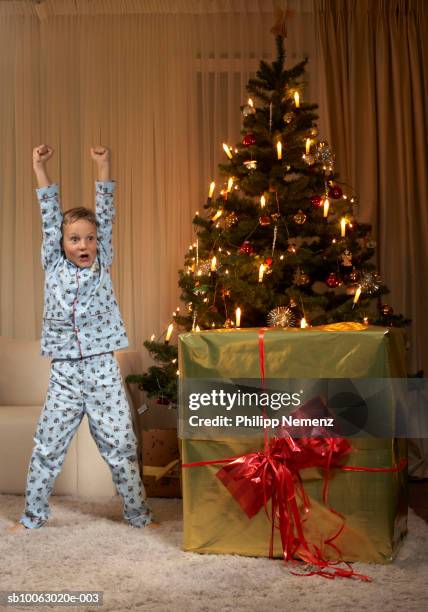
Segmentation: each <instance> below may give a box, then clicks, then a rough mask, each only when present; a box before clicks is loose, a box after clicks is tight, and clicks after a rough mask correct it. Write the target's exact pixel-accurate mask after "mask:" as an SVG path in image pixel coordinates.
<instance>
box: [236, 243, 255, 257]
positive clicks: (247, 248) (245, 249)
mask: <svg viewBox="0 0 428 612" xmlns="http://www.w3.org/2000/svg"><path fill="white" fill-rule="evenodd" d="M239 252H240V253H245V255H252V254H253V253H254V249H253V247H252V246H251V243H250V241H249V240H246V241H245V242H244V243H243V244H242V245H241V246H240V247H239Z"/></svg>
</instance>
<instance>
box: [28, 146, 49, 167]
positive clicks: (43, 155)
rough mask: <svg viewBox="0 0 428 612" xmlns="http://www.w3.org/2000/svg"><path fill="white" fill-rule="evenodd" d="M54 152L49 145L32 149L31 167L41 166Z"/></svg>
mask: <svg viewBox="0 0 428 612" xmlns="http://www.w3.org/2000/svg"><path fill="white" fill-rule="evenodd" d="M53 152H54V150H53V149H52V147H50V146H49V145H45V144H42V145H39V146H38V147H34V149H33V165H34V166H43V165H44V164H45V163H46V162H47V161H48V159H50V158H51V157H52V155H53Z"/></svg>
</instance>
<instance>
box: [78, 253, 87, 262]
mask: <svg viewBox="0 0 428 612" xmlns="http://www.w3.org/2000/svg"><path fill="white" fill-rule="evenodd" d="M79 261H82V262H85V261H89V255H88V253H85V254H84V255H79Z"/></svg>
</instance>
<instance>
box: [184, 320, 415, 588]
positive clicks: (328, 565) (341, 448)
mask: <svg viewBox="0 0 428 612" xmlns="http://www.w3.org/2000/svg"><path fill="white" fill-rule="evenodd" d="M264 332H265V330H264V329H261V330H259V363H260V372H261V379H262V386H264V381H265V366H264V364H265V351H264ZM264 434H265V438H264V448H263V450H261V451H258V452H254V453H248V454H246V455H242V456H238V457H228V458H225V459H219V460H212V461H199V462H194V463H185V464H183V466H182V467H183V468H188V467H196V466H203V465H215V464H217V465H218V464H226V465H224V466H223V467H222V468H221V469H220V470H219V471H218V472H217V474H216V476H217V478H219V480H221V482H222V483H223V484H224V486H225V487H226V488H227V490H228V491H229V492H230V493H231V494H232V495H233V497H234V498H235V499H236V501H237V502H238V503H239V505H240V506H241V508H242V510H243V511H244V512H245V513H246V515H247V516H248V518H250V519H251V518H252V517H253V516H255V515H256V514H257V513H258V512H259V511H260V510H261V508H263V507H264V509H265V512H266V515H267V517H268V518H269V520H270V521H271V525H272V529H271V537H270V543H269V556H270V557H273V544H274V535H275V529H278V530H279V532H280V536H281V544H282V550H283V558H284V561H286V562H290V561H291V562H293V563H298V561H296V560H295V559H293V557H294V556H295V555H297V554H298V556H299V557H300V558H301V559H302V560H303V562H305V563H309V564H311V565H312V566H314V569H312V570H310V571H307V572H306V573H304V574H297V575H303V576H312V575H319V576H323V577H324V578H330V579H333V578H336V577H338V576H340V577H343V578H357V579H360V580H363V581H366V582H367V581H370V580H371V578H369V577H368V576H365V575H363V574H358V573H356V572H354V571H353V569H352V567H351V565H350V564H349V563H343V562H342V561H341V557H342V555H341V552H340V549H339V548H338V547H337V546H336V545H335V544H334V541H335V540H336V539H337V538H338V537H339V536H340V534H341V533H342V532H343V530H344V528H345V517H344V516H343V515H342V514H340V513H339V512H337V511H336V510H334V509H333V508H331V507H330V506H329V504H328V485H329V482H330V470H331V469H333V468H334V469H340V470H345V471H355V472H357V471H358V472H398V471H401V470H402V469H403V468H404V467H405V466H406V464H407V462H406V460H402V461H401V462H400V463H399V464H398V465H397V466H395V467H394V468H366V467H359V466H345V465H343V462H344V460H345V459H346V457H347V456H348V455H349V454H350V452H351V451H352V447H351V445H350V444H349V442H348V441H347V440H346V438H340V437H338V438H331V437H317V438H310V437H306V438H300V439H296V438H292V437H291V436H290V435H289V434H288V433H287V432H285V435H284V436H283V437H281V438H273V439H271V440H270V441H269V439H268V436H267V429H266V428H265V429H264ZM308 467H319V468H322V469H323V470H324V487H323V502H324V504H325V506H326V507H327V508H328V509H329V511H330V512H331V513H332V514H334V515H336V516H337V517H339V518H340V519H341V524H340V526H339V528H338V529H337V530H336V532H335V533H334V534H333V535H332V536H330V537H329V538H328V539H326V540H324V545H326V546H329V547H331V548H333V549H334V550H335V552H336V554H337V558H338V560H337V561H328V560H327V559H325V558H324V557H323V555H322V553H321V550H320V549H319V548H318V547H317V546H316V545H315V544H313V543H310V542H308V541H307V539H306V538H305V535H304V530H303V525H304V522H305V520H306V518H304V519H302V516H301V509H299V506H298V501H297V500H298V498H300V500H301V502H302V504H303V516H304V517H307V516H308V514H309V507H310V502H309V498H308V496H307V494H306V492H305V489H304V486H303V482H302V478H301V476H300V470H302V469H305V468H308ZM269 500H270V501H271V509H270V512H269V510H268V502H269ZM340 563H342V566H341V567H339V565H338V564H340ZM343 564H344V565H345V567H343Z"/></svg>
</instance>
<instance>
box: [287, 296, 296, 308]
mask: <svg viewBox="0 0 428 612" xmlns="http://www.w3.org/2000/svg"><path fill="white" fill-rule="evenodd" d="M288 305H289V307H290V308H296V306H297V302H296V301H295V300H293V298H290V301H289V302H288Z"/></svg>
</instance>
